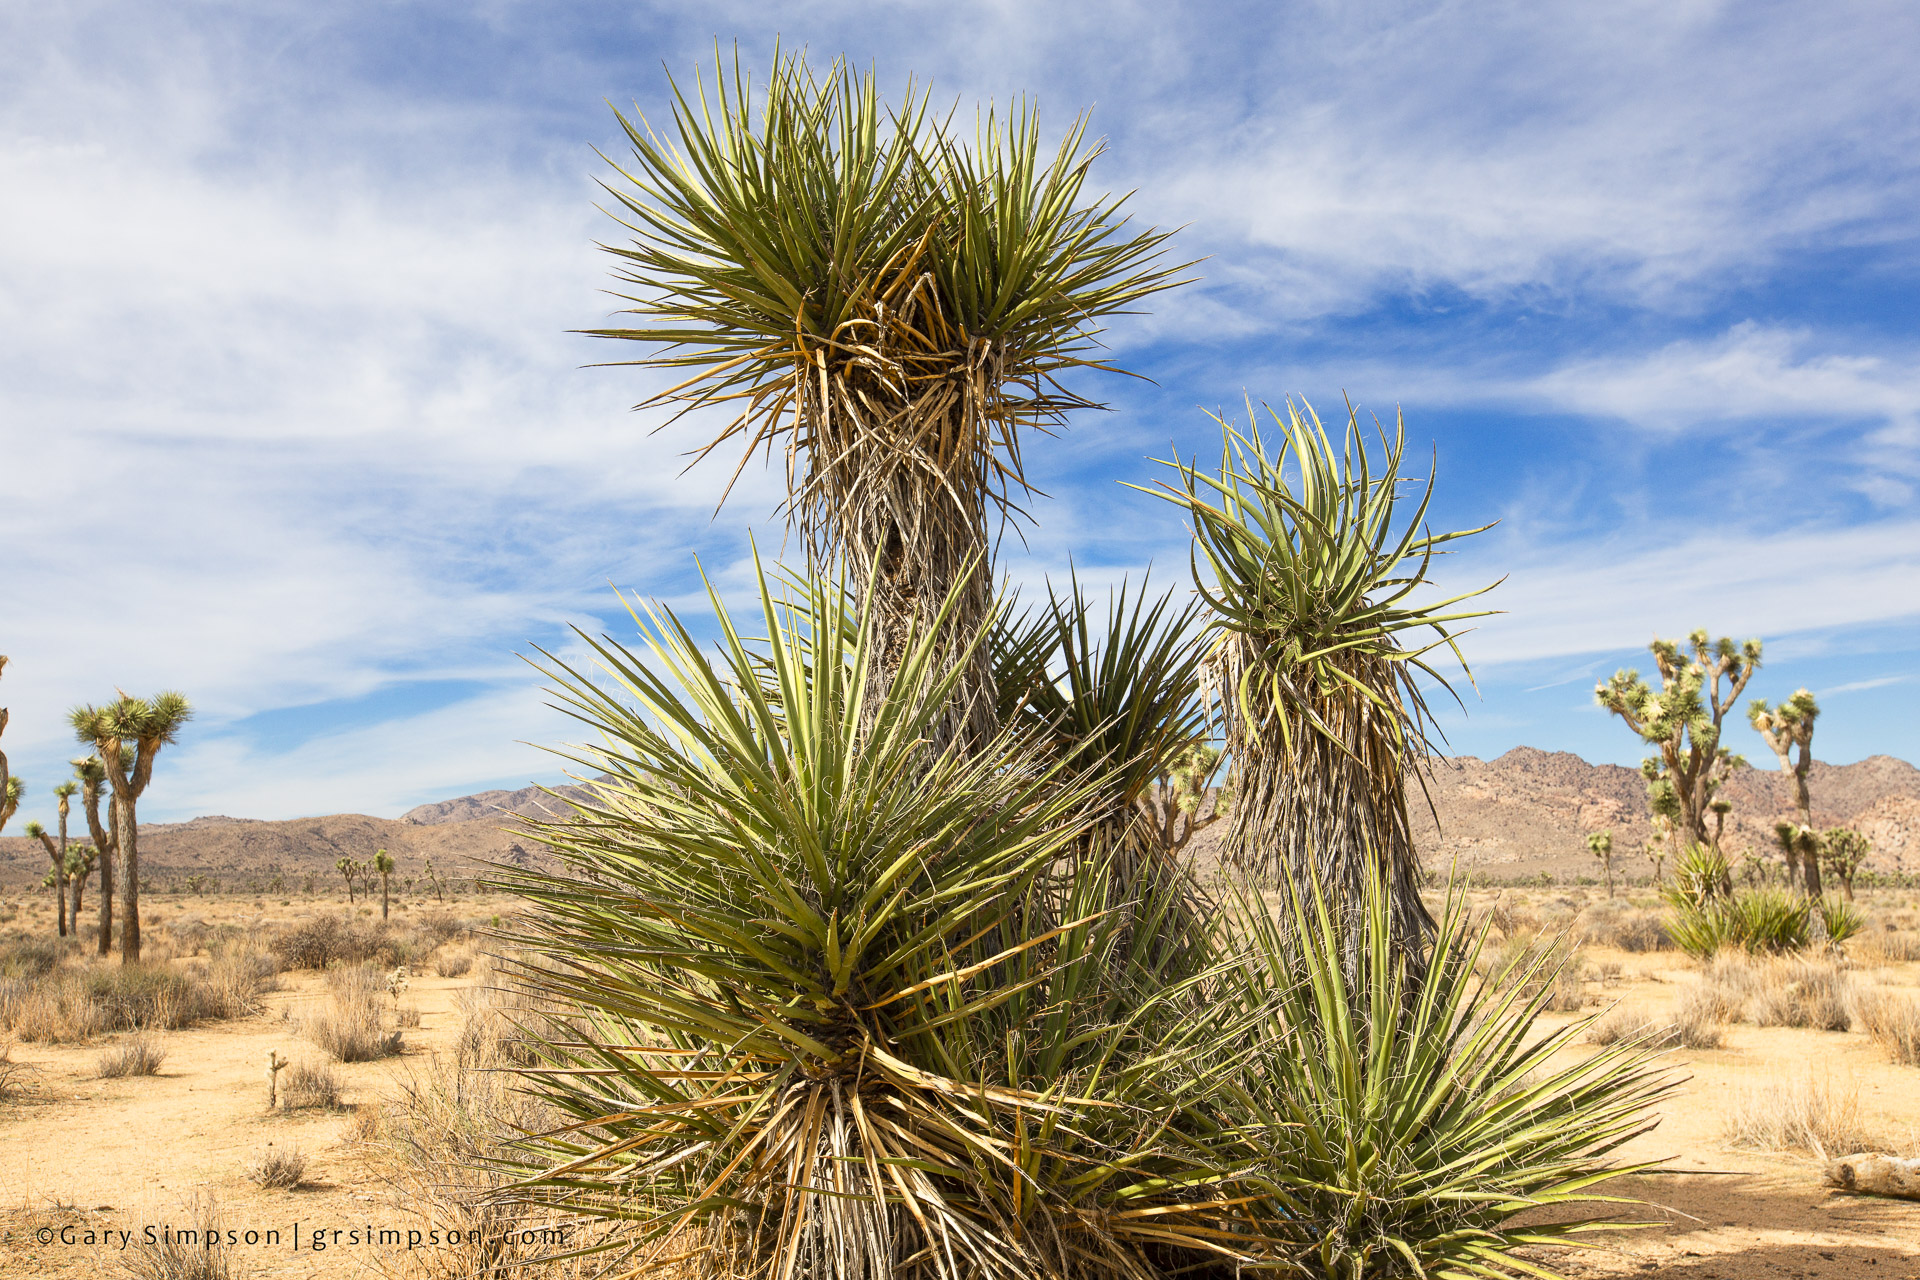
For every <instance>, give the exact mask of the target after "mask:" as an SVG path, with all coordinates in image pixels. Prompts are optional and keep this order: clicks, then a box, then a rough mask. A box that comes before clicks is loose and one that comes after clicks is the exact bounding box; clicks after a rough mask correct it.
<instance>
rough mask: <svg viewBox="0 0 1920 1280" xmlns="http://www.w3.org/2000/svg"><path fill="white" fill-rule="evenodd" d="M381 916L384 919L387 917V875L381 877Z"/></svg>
mask: <svg viewBox="0 0 1920 1280" xmlns="http://www.w3.org/2000/svg"><path fill="white" fill-rule="evenodd" d="M380 918H381V919H382V920H385V919H386V918H387V878H386V877H385V876H381V877H380Z"/></svg>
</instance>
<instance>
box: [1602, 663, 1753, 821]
mask: <svg viewBox="0 0 1920 1280" xmlns="http://www.w3.org/2000/svg"><path fill="white" fill-rule="evenodd" d="M1686 643H1687V646H1688V647H1687V648H1686V649H1683V648H1682V647H1681V645H1680V644H1679V643H1678V642H1677V641H1673V640H1655V641H1654V642H1653V644H1652V645H1651V646H1650V647H1651V649H1652V650H1653V657H1654V662H1655V663H1656V665H1657V666H1658V667H1659V671H1660V689H1659V691H1658V692H1655V691H1654V689H1653V688H1652V687H1650V686H1649V685H1648V684H1647V682H1646V681H1644V680H1642V679H1641V678H1640V673H1639V672H1638V671H1631V670H1624V669H1623V670H1620V671H1617V672H1615V673H1614V676H1613V678H1612V679H1611V680H1608V681H1605V682H1604V683H1601V684H1597V685H1595V686H1594V689H1593V696H1594V700H1595V701H1596V702H1598V703H1599V704H1600V705H1601V706H1602V707H1605V708H1606V709H1607V710H1608V711H1611V712H1612V713H1613V714H1615V715H1617V716H1619V717H1620V719H1621V720H1623V721H1625V722H1626V725H1627V727H1628V728H1630V729H1632V730H1633V731H1634V732H1635V733H1637V734H1639V735H1640V739H1641V741H1643V742H1645V743H1647V744H1648V745H1649V746H1651V747H1653V748H1654V749H1655V750H1656V752H1657V753H1658V754H1656V755H1653V756H1649V757H1648V758H1647V759H1646V760H1645V761H1644V762H1643V763H1642V764H1641V766H1640V771H1641V773H1642V774H1644V775H1645V776H1646V779H1647V792H1648V798H1649V800H1650V802H1651V804H1652V807H1653V811H1654V813H1655V815H1656V816H1662V815H1664V816H1666V817H1667V818H1669V819H1670V820H1671V821H1672V823H1673V827H1674V831H1675V834H1676V836H1677V837H1678V839H1679V842H1680V843H1681V844H1683V845H1688V844H1710V845H1715V846H1716V847H1717V843H1716V841H1717V834H1716V833H1715V832H1709V831H1708V829H1707V814H1708V813H1710V812H1713V811H1714V810H1713V798H1714V793H1715V792H1717V791H1718V790H1719V789H1720V786H1721V784H1722V783H1724V782H1725V781H1726V780H1727V777H1728V775H1729V774H1730V773H1731V772H1732V771H1733V770H1734V769H1736V768H1738V767H1739V766H1740V765H1742V764H1744V763H1746V762H1745V761H1744V760H1742V759H1741V758H1740V757H1739V756H1737V755H1735V754H1733V752H1732V751H1730V750H1729V749H1728V748H1726V747H1723V746H1721V745H1720V725H1721V721H1722V720H1723V719H1724V718H1725V716H1726V713H1727V711H1728V710H1729V709H1731V708H1732V706H1733V704H1734V703H1735V702H1736V701H1738V699H1739V697H1740V693H1741V691H1742V690H1743V689H1745V688H1746V687H1747V681H1748V680H1751V679H1752V678H1753V673H1754V672H1755V671H1757V670H1759V667H1760V642H1759V641H1758V640H1749V641H1747V642H1746V643H1745V644H1744V645H1738V646H1736V645H1735V644H1734V642H1733V641H1732V640H1730V639H1727V638H1726V637H1725V636H1722V637H1721V638H1720V640H1719V641H1718V642H1714V641H1712V640H1711V639H1710V637H1709V636H1708V635H1707V633H1706V631H1705V630H1704V629H1702V630H1698V631H1695V632H1694V633H1693V634H1692V635H1690V636H1688V637H1687V642H1686ZM1689 651H1690V652H1689ZM1723 678H1724V679H1725V680H1726V681H1727V689H1726V691H1725V692H1724V694H1723V693H1722V691H1721V687H1720V684H1721V681H1722V679H1723ZM1703 692H1704V693H1705V695H1706V701H1704V702H1703V701H1702V698H1701V695H1702V693H1703ZM1721 816H1722V820H1723V821H1724V813H1722V815H1721Z"/></svg>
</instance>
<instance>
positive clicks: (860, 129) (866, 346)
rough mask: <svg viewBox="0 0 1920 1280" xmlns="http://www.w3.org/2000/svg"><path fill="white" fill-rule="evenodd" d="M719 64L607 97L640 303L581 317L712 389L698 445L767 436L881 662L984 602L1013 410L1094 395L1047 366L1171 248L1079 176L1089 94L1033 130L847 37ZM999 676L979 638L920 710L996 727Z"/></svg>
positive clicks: (1083, 356)
mask: <svg viewBox="0 0 1920 1280" xmlns="http://www.w3.org/2000/svg"><path fill="white" fill-rule="evenodd" d="M714 72H715V73H714V75H713V77H712V79H711V81H709V80H707V79H706V78H705V77H704V76H703V77H702V78H701V79H700V80H699V82H698V83H697V84H696V86H695V88H694V92H693V94H691V95H688V94H686V93H684V92H683V91H682V90H681V88H680V87H679V86H677V85H676V86H675V87H674V94H675V96H674V101H673V110H672V114H671V127H670V128H662V129H661V130H660V131H659V132H655V130H654V129H653V128H652V127H651V126H649V125H648V123H647V122H646V121H644V120H628V119H627V118H625V117H621V118H620V124H621V126H622V128H623V129H624V130H625V134H626V140H627V142H628V143H629V144H630V146H631V148H632V162H631V164H629V165H627V166H625V167H622V168H620V169H619V170H618V172H619V175H620V180H619V181H617V182H613V183H609V184H607V190H608V191H609V193H610V194H611V195H612V196H613V197H614V199H615V200H616V201H617V202H618V206H617V208H616V209H615V210H614V212H615V216H616V217H617V218H618V219H619V220H620V222H621V223H622V225H623V226H624V227H625V228H626V230H627V231H628V232H630V233H631V239H630V240H629V241H628V243H625V244H620V245H609V246H607V248H608V251H609V252H610V253H612V254H614V255H616V256H617V257H618V258H619V259H620V266H619V268H618V276H619V279H620V281H621V285H620V288H621V296H622V297H623V298H625V300H626V301H627V302H629V303H630V304H631V305H630V307H629V309H628V314H629V315H631V316H632V317H633V323H632V324H631V325H629V326H626V327H617V328H605V329H596V330H591V331H590V332H592V333H594V334H595V335H596V336H600V337H605V338H612V339H618V340H622V341H626V342H632V343H637V344H643V347H642V349H643V351H644V354H642V355H641V356H640V357H638V358H637V359H636V360H634V361H632V363H636V364H643V365H650V366H655V367H658V368H661V369H664V370H666V371H667V372H668V373H670V374H671V375H674V376H676V377H677V379H678V380H677V381H676V382H675V383H674V385H672V386H670V387H668V388H666V389H665V390H662V391H660V392H658V393H657V394H656V395H655V396H654V397H653V398H652V399H650V400H648V401H647V402H646V403H645V404H644V405H642V406H641V407H642V408H650V407H657V408H664V409H671V410H675V411H676V413H677V414H678V413H686V412H692V411H704V410H710V409H717V410H719V411H721V414H722V416H721V417H720V419H719V421H720V422H722V423H723V424H724V425H722V426H721V427H720V428H719V429H718V430H717V432H715V434H714V435H713V436H712V437H711V439H709V440H708V441H707V443H706V444H705V445H704V446H703V447H702V448H701V449H699V450H698V451H697V456H700V457H704V456H705V455H706V454H708V453H710V452H712V451H713V450H715V449H718V448H722V447H733V446H736V445H737V446H738V447H739V448H740V450H741V463H740V465H741V466H744V465H745V464H746V461H747V460H748V459H750V458H751V457H752V456H753V455H754V454H755V453H756V452H758V451H762V450H764V451H766V452H767V453H772V452H773V451H775V450H776V449H777V450H779V451H780V452H782V453H783V454H784V455H785V458H786V465H787V489H788V494H787V499H788V501H787V510H788V514H789V515H790V517H791V518H792V519H793V520H794V522H795V524H796V525H797V527H798V529H799V530H800V532H801V534H802V536H803V537H805V538H806V539H807V540H808V543H809V545H810V547H811V549H812V550H813V551H814V552H815V553H816V554H817V555H818V556H820V557H821V558H822V559H832V560H836V561H845V562H847V563H849V564H850V565H851V566H852V568H853V571H854V575H855V580H854V585H855V587H856V588H857V589H858V590H860V591H863V592H871V593H873V596H874V599H873V604H874V606H875V614H876V619H877V626H878V629H879V631H880V633H881V634H882V636H884V637H885V638H886V639H885V643H884V644H882V645H881V646H880V652H879V655H878V660H877V661H876V662H875V663H874V664H873V667H874V670H873V671H872V672H870V673H869V674H870V676H871V677H873V678H875V679H877V680H878V681H880V683H882V684H884V683H885V681H886V680H889V679H891V678H892V674H893V668H894V664H895V661H896V659H897V657H898V656H899V655H900V654H903V653H904V652H905V647H904V639H905V634H906V632H908V631H909V630H912V631H917V632H919V633H920V634H923V635H924V634H927V631H928V624H929V623H930V622H931V621H932V619H933V616H934V614H935V613H936V612H938V611H939V610H940V609H942V608H952V609H953V611H954V618H955V620H957V621H958V622H959V623H961V624H963V625H962V626H961V628H960V630H962V631H969V632H970V631H971V630H973V629H974V628H976V627H978V626H981V625H984V623H985V622H986V620H987V617H988V614H989V613H990V612H991V608H990V605H991V598H992V590H991V565H990V551H991V539H990V535H991V532H992V530H991V527H990V519H989V517H990V516H996V515H1004V514H1006V513H1008V512H1012V511H1017V510H1018V506H1019V503H1020V502H1021V501H1022V500H1023V499H1024V497H1025V494H1026V491H1027V487H1028V486H1027V481H1026V474H1025V467H1024V458H1023V453H1022V436H1023V434H1030V433H1031V432H1032V431H1034V430H1040V431H1045V430H1048V429H1049V428H1053V427H1057V426H1058V425H1059V424H1061V423H1062V422H1064V421H1065V419H1066V417H1067V415H1068V414H1069V412H1070V411H1072V410H1074V409H1078V408H1083V407H1092V405H1093V402H1092V401H1090V400H1088V399H1086V398H1085V397H1084V396H1082V395H1080V394H1078V393H1077V392H1076V391H1072V390H1069V389H1068V388H1066V387H1065V386H1063V385H1062V384H1061V382H1060V378H1061V377H1062V376H1063V375H1066V374H1068V373H1070V372H1074V371H1079V370H1083V369H1113V368H1115V366H1113V365H1112V364H1110V363H1109V362H1108V360H1107V359H1105V358H1104V357H1103V355H1102V353H1101V352H1100V349H1099V344H1098V342H1097V338H1096V335H1097V334H1098V332H1099V327H1098V326H1099V325H1100V323H1101V321H1102V320H1103V319H1104V318H1105V317H1107V316H1111V315H1114V314H1116V313H1119V312H1124V311H1126V310H1128V309H1129V308H1131V307H1132V306H1134V305H1135V304H1136V303H1138V302H1139V301H1141V300H1142V299H1144V298H1146V297H1149V296H1151V295H1152V294H1154V293H1156V292H1158V291H1160V290H1163V289H1167V288H1170V287H1172V286H1174V285H1175V284H1178V283H1179V282H1180V280H1181V270H1182V269H1181V268H1177V267H1168V266H1166V265H1164V264H1161V263H1159V262H1158V261H1157V259H1158V257H1159V254H1160V251H1161V247H1162V245H1163V244H1164V242H1165V241H1166V238H1167V236H1168V235H1169V234H1170V233H1168V232H1162V231H1155V230H1145V229H1140V228H1136V227H1132V226H1129V225H1128V221H1127V218H1126V216H1125V215H1124V213H1123V212H1122V205H1123V203H1124V197H1121V198H1114V197H1111V196H1106V195H1100V196H1095V195H1092V194H1090V193H1089V192H1088V191H1087V189H1086V184H1087V179H1088V174H1089V170H1090V167H1091V166H1092V164H1093V162H1094V160H1095V158H1096V157H1097V156H1098V155H1099V153H1100V150H1101V147H1100V145H1099V144H1098V143H1094V142H1091V141H1090V140H1089V139H1088V137H1087V132H1086V125H1087V122H1086V119H1085V118H1084V117H1082V118H1080V119H1077V120H1075V121H1073V122H1072V123H1071V124H1070V125H1069V126H1068V128H1067V129H1066V130H1065V132H1064V134H1063V135H1062V137H1061V140H1060V144H1059V146H1058V148H1057V149H1055V150H1053V151H1052V152H1051V153H1050V154H1049V152H1048V151H1047V149H1045V148H1044V147H1043V145H1042V141H1041V137H1042V134H1041V128H1040V123H1039V120H1038V118H1037V116H1036V115H1035V114H1034V112H1033V111H1032V110H1031V109H1030V108H1028V107H1026V106H1024V105H1023V106H1020V107H1017V108H1015V109H1014V110H1012V111H1011V112H1010V113H1008V114H1005V115H999V114H996V113H994V112H993V111H991V110H989V111H987V112H985V113H983V114H982V115H981V116H980V117H979V119H978V123H977V128H976V129H975V131H974V135H973V137H972V138H966V137H964V136H962V135H961V134H960V133H959V132H958V131H957V130H956V129H955V128H954V127H953V124H952V121H951V119H950V117H948V116H945V115H941V114H939V113H936V112H932V111H930V110H929V109H928V108H929V96H928V91H927V90H926V89H925V88H924V87H916V86H914V85H913V84H912V83H911V82H909V84H908V86H907V89H906V92H905V95H904V97H903V98H902V99H900V100H899V102H898V104H897V105H895V106H893V107H891V108H890V107H889V106H887V105H886V104H885V103H883V102H882V100H881V97H880V92H879V89H878V84H877V80H876V77H875V76H874V74H873V73H872V72H866V73H860V72H857V71H855V70H854V69H853V68H852V67H851V66H849V65H848V64H847V63H846V62H845V61H844V60H842V61H836V62H835V63H834V64H833V65H832V66H831V67H830V68H829V69H828V70H826V71H825V73H824V74H816V72H815V71H814V70H813V69H811V68H810V67H809V66H808V64H807V62H806V60H805V57H804V55H800V54H794V53H790V52H789V53H776V54H775V57H774V61H773V67H772V70H771V73H770V74H769V75H768V77H767V79H766V82H765V84H764V87H763V88H762V89H761V90H760V92H759V93H758V94H757V95H756V93H755V91H754V86H753V85H752V83H751V81H750V78H749V77H748V75H747V74H746V73H745V72H744V71H743V70H742V69H741V67H740V65H739V62H738V60H737V59H736V60H735V61H734V63H733V65H732V67H731V68H728V67H727V66H725V65H724V64H719V65H716V66H715V68H714ZM663 123H664V122H663ZM735 474H736V475H737V474H738V471H737V470H736V473H735ZM969 566H971V567H969ZM957 583H958V584H964V585H965V588H966V589H965V590H964V591H963V592H962V593H961V594H960V596H959V597H958V600H957V603H954V604H951V605H949V604H947V603H944V602H946V601H947V598H948V596H950V595H951V594H952V591H951V588H952V587H953V586H954V585H955V584H957ZM993 702H994V698H993V691H992V684H991V680H990V672H989V671H988V667H987V659H986V655H985V653H984V651H982V650H980V649H979V648H977V647H976V648H975V649H974V650H973V651H972V654H971V665H970V668H969V669H968V670H967V671H965V672H963V674H962V676H961V678H960V680H959V682H958V683H957V684H956V685H955V688H954V690H953V694H952V697H951V698H950V705H949V706H948V707H947V708H944V709H943V720H942V721H941V722H937V724H936V730H935V734H936V736H941V737H944V736H945V733H946V732H947V731H948V730H949V729H951V728H953V727H955V726H956V725H957V726H959V727H963V728H964V731H965V732H966V733H968V734H970V735H972V736H974V737H976V738H981V739H984V738H986V737H988V736H991V733H992V729H993ZM942 726H945V727H944V728H943V727H942Z"/></svg>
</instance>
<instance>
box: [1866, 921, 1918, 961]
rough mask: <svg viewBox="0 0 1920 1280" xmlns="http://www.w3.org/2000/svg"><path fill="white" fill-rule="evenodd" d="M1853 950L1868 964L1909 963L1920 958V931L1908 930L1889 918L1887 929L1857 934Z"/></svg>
mask: <svg viewBox="0 0 1920 1280" xmlns="http://www.w3.org/2000/svg"><path fill="white" fill-rule="evenodd" d="M1852 950H1853V951H1854V953H1855V954H1856V955H1858V956H1859V957H1860V959H1861V960H1862V961H1863V962H1865V963H1867V964H1909V963H1911V962H1913V961H1915V960H1920V933H1910V932H1907V931H1905V930H1903V929H1900V928H1898V927H1897V926H1895V925H1894V923H1893V922H1892V921H1890V920H1889V921H1887V922H1886V928H1885V929H1868V930H1863V931H1862V932H1861V933H1859V934H1858V935H1856V936H1855V937H1854V939H1853V943H1852Z"/></svg>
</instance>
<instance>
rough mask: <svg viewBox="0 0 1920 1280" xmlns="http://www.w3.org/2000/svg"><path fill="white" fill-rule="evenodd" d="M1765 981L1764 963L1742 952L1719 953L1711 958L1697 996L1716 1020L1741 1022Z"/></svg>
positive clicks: (1702, 975) (1702, 1005)
mask: <svg viewBox="0 0 1920 1280" xmlns="http://www.w3.org/2000/svg"><path fill="white" fill-rule="evenodd" d="M1764 985H1765V982H1764V980H1763V978H1762V977H1761V970H1760V967H1759V966H1757V965H1755V963H1754V962H1753V961H1752V960H1750V959H1748V958H1747V957H1746V956H1745V955H1742V954H1740V953H1739V952H1730V953H1726V954H1722V955H1718V956H1715V957H1714V958H1713V959H1712V960H1710V961H1708V962H1707V966H1706V970H1705V972H1703V973H1702V974H1701V977H1700V982H1699V985H1698V986H1697V987H1695V988H1694V990H1695V991H1696V992H1698V995H1697V996H1695V999H1697V1000H1698V1001H1700V1002H1701V1007H1702V1008H1703V1009H1706V1010H1708V1011H1710V1012H1711V1013H1712V1015H1713V1017H1714V1019H1715V1020H1716V1021H1719V1022H1739V1021H1742V1020H1743V1019H1745V1018H1746V1016H1747V1009H1748V1008H1749V1006H1751V1005H1752V1003H1753V1000H1754V997H1755V996H1757V995H1759V994H1760V991H1761V988H1762V987H1763V986H1764Z"/></svg>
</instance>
